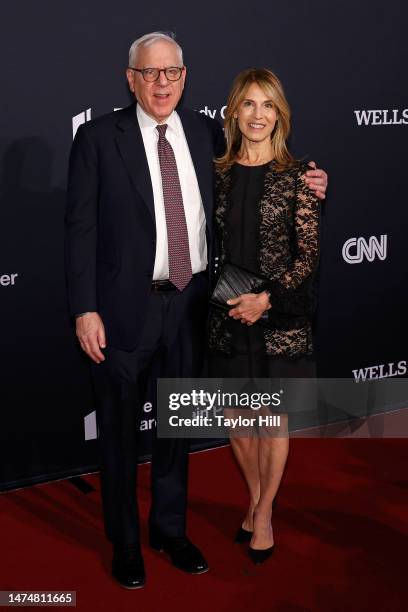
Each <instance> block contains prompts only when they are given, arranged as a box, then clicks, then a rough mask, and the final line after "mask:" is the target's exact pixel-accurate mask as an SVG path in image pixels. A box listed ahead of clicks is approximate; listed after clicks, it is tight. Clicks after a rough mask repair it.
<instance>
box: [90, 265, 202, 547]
mask: <svg viewBox="0 0 408 612" xmlns="http://www.w3.org/2000/svg"><path fill="white" fill-rule="evenodd" d="M207 303H208V282H207V277H206V274H205V273H200V274H197V275H194V277H193V279H192V280H191V282H190V283H189V285H188V286H187V287H186V288H185V289H184V291H182V292H179V291H177V290H175V291H169V292H154V291H152V292H151V294H150V297H149V304H148V308H147V318H146V321H145V325H144V329H143V334H142V338H141V341H140V343H139V345H138V347H137V349H136V350H134V351H132V352H127V351H122V350H118V349H115V348H113V347H110V346H109V338H107V345H108V346H107V348H106V349H105V351H104V353H105V357H106V360H105V361H104V362H103V363H102V364H99V365H97V364H93V366H92V371H93V380H94V388H95V393H96V399H97V409H96V415H97V423H98V429H99V444H100V468H101V487H102V502H103V510H104V520H105V531H106V535H107V537H108V539H109V540H110V541H112V542H113V543H114V544H116V545H119V546H123V545H127V544H132V543H136V542H139V538H140V535H139V514H138V505H137V497H136V482H137V464H138V447H139V427H140V421H141V416H142V405H143V401H144V391H145V386H146V385H145V382H146V380H147V378H148V376H149V370H150V368H151V365H152V363H153V362H154V361H155V360H158V361H159V376H161V377H168V378H171V377H177V378H182V377H186V378H187V377H192V376H198V375H199V374H200V371H201V365H202V359H203V355H204V346H205V344H204V343H205V323H206V316H207ZM188 450H189V441H188V440H183V439H167V438H157V437H156V436H155V439H154V440H153V447H152V504H151V511H150V519H149V520H150V522H151V523H152V524H154V525H155V526H156V527H158V528H159V529H160V531H161V532H162V533H163V534H164V535H167V536H169V537H178V536H183V535H185V531H186V506H187V468H188Z"/></svg>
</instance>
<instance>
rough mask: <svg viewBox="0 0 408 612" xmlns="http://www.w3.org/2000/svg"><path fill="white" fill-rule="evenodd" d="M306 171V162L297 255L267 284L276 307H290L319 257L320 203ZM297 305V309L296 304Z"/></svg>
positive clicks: (299, 196) (298, 191)
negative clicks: (279, 274)
mask: <svg viewBox="0 0 408 612" xmlns="http://www.w3.org/2000/svg"><path fill="white" fill-rule="evenodd" d="M303 173H304V167H303V166H302V167H300V168H299V170H298V174H297V181H296V207H295V219H294V230H295V238H296V256H295V257H294V259H293V261H292V263H291V265H290V267H289V268H288V269H287V270H285V272H284V273H283V274H282V275H281V276H280V278H278V279H275V280H272V281H269V282H268V283H267V286H266V287H265V288H267V289H268V290H269V292H270V296H271V300H270V301H271V305H272V308H276V309H277V310H280V311H287V310H288V308H289V310H290V302H291V301H292V300H293V297H294V295H295V294H296V289H298V288H299V287H300V286H301V285H302V283H303V282H304V281H305V280H306V279H307V278H308V277H309V276H310V275H311V274H312V272H313V271H314V269H315V267H316V265H317V262H318V259H319V225H320V205H319V200H318V198H317V197H316V195H315V194H314V193H313V192H312V191H311V190H310V189H309V187H308V186H307V185H306V184H305V183H304V181H303V180H302V178H301V177H302V175H303ZM288 302H289V303H288ZM293 306H295V310H296V305H295V304H293ZM288 314H289V313H288ZM293 314H296V313H295V312H294V313H293Z"/></svg>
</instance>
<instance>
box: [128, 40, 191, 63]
mask: <svg viewBox="0 0 408 612" xmlns="http://www.w3.org/2000/svg"><path fill="white" fill-rule="evenodd" d="M159 40H165V41H166V42H169V43H172V44H173V45H175V46H176V47H177V51H178V53H179V56H180V63H181V65H183V50H182V48H181V47H180V45H179V44H178V42H176V36H175V34H173V32H168V33H166V32H150V34H145V35H144V36H141V37H140V38H137V39H136V40H135V41H133V43H132V45H131V47H130V49H129V67H130V68H135V67H136V60H137V54H138V52H139V49H141V48H142V47H149V46H150V45H153V44H154V43H156V42H158V41H159Z"/></svg>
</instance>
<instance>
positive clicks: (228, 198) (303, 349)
mask: <svg viewBox="0 0 408 612" xmlns="http://www.w3.org/2000/svg"><path fill="white" fill-rule="evenodd" d="M289 129H290V110H289V106H288V103H287V101H286V99H285V95H284V92H283V89H282V85H281V83H280V82H279V80H278V79H277V77H276V76H275V75H274V74H273V73H272V72H270V71H269V70H264V69H252V70H246V71H244V72H242V73H241V74H239V75H238V76H237V78H236V79H235V81H234V84H233V87H232V91H231V93H230V96H229V101H228V106H227V113H226V118H225V135H226V140H227V150H226V153H225V155H224V156H223V157H221V158H220V159H218V160H216V210H215V226H216V234H217V243H218V258H217V262H216V269H217V270H221V269H222V266H223V264H224V263H225V262H230V263H232V264H235V265H239V266H241V267H243V268H246V269H247V270H250V271H252V272H255V273H258V274H260V275H262V276H263V277H265V278H267V279H268V282H267V283H266V285H264V286H265V290H264V291H262V292H261V293H258V294H255V293H250V294H244V295H241V296H240V297H239V298H236V299H231V300H230V301H229V304H230V306H231V309H230V311H229V312H225V311H223V310H218V309H217V308H213V309H212V312H211V316H210V328H209V329H210V340H209V342H210V374H212V375H213V376H217V377H226V378H241V377H242V378H245V377H250V378H270V379H273V378H279V377H284V378H306V377H311V376H313V375H314V363H313V361H312V359H311V355H312V329H311V319H312V312H313V306H314V277H315V271H316V267H317V261H318V252H319V206H318V200H317V197H316V195H315V194H314V193H313V192H312V191H310V189H309V188H308V187H307V185H306V183H305V181H304V174H305V172H306V170H307V169H308V168H307V165H305V164H304V163H301V162H298V161H297V160H295V159H294V158H293V157H292V155H291V154H290V153H289V151H288V149H287V146H286V139H287V137H288V134H289ZM265 313H267V314H266V316H267V317H268V322H269V326H268V328H266V327H264V326H261V325H260V324H259V323H258V324H255V323H256V322H257V321H258V319H260V318H261V317H262V316H264V317H265ZM254 324H255V325H254ZM235 412H239V411H238V409H236V410H235ZM226 416H228V414H226ZM246 416H248V414H247V415H246ZM252 433H253V432H251V433H248V435H247V437H246V436H245V434H244V435H242V432H241V435H239V434H238V435H233V432H232V433H231V446H232V449H233V451H234V454H235V456H236V458H237V460H238V463H239V465H240V467H241V469H242V472H243V474H244V476H245V479H246V482H247V485H248V490H249V496H250V502H249V507H248V511H247V514H246V516H245V518H244V521H243V523H242V527H241V528H240V529H239V531H238V533H237V541H248V542H250V547H249V553H250V556H251V558H252V559H253V561H254V562H262V561H264V560H265V559H266V558H268V557H269V556H270V554H271V553H272V551H273V546H274V538H273V531H272V504H273V500H274V497H275V495H276V492H277V490H278V487H279V484H280V481H281V478H282V474H283V471H284V467H285V463H286V458H287V454H288V447H289V442H288V435H287V415H286V416H285V415H281V427H280V430H279V431H276V432H274V431H272V430H271V429H269V430H268V431H266V432H265V431H264V432H261V431H259V430H258V431H257V435H252ZM263 434H266V435H263Z"/></svg>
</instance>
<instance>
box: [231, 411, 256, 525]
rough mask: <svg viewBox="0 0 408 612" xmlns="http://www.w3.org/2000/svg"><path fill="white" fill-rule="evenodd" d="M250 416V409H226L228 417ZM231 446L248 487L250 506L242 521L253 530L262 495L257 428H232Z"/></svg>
mask: <svg viewBox="0 0 408 612" xmlns="http://www.w3.org/2000/svg"><path fill="white" fill-rule="evenodd" d="M238 416H241V417H242V418H248V416H251V415H249V412H248V410H240V409H237V408H234V409H225V410H224V417H226V418H237V417H238ZM230 442H231V448H232V451H233V453H234V456H235V459H236V460H237V463H238V465H239V467H240V468H241V471H242V474H243V476H244V478H245V482H246V484H247V487H248V493H249V506H248V510H247V513H246V515H245V518H244V520H243V522H242V527H243V528H244V529H246V530H247V531H253V528H254V524H253V516H254V510H255V507H256V505H257V504H258V500H259V495H260V477H259V459H258V457H259V441H258V434H257V431H256V428H248V429H245V430H244V429H242V428H240V429H230Z"/></svg>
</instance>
